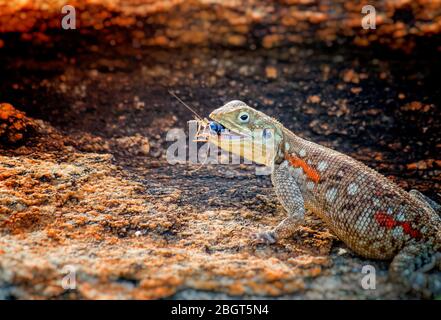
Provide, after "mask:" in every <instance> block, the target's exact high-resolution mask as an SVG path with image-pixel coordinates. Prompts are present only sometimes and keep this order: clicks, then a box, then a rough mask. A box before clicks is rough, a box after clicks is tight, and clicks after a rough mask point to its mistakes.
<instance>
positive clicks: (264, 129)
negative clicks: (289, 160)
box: [208, 100, 283, 165]
mask: <svg viewBox="0 0 441 320" xmlns="http://www.w3.org/2000/svg"><path fill="white" fill-rule="evenodd" d="M210 118H211V119H212V120H214V121H213V122H210V131H209V134H208V141H210V142H211V143H213V144H215V145H217V146H219V147H220V148H222V149H224V150H226V151H229V152H231V153H234V154H237V155H240V156H242V157H244V158H246V159H248V160H252V161H254V162H256V163H259V164H265V165H272V164H273V162H274V160H275V158H276V157H277V155H278V150H279V146H280V145H281V142H282V140H283V132H282V125H281V124H280V123H279V122H278V121H277V120H275V119H273V118H271V117H269V116H267V115H265V114H264V113H262V112H260V111H257V110H255V109H253V108H251V107H250V106H248V105H247V104H246V103H244V102H242V101H238V100H234V101H230V102H228V103H227V104H225V105H224V106H222V107H220V108H218V109H216V110H214V111H213V112H212V113H211V114H210Z"/></svg>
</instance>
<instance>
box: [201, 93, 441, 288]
mask: <svg viewBox="0 0 441 320" xmlns="http://www.w3.org/2000/svg"><path fill="white" fill-rule="evenodd" d="M210 118H212V119H213V120H215V121H217V122H218V123H220V124H222V125H223V126H224V127H225V128H226V129H228V130H229V134H227V135H224V134H220V135H218V134H214V133H213V132H211V133H209V134H208V136H207V140H208V141H210V142H211V143H213V144H215V145H218V146H219V147H221V148H223V149H225V150H227V151H230V152H233V153H237V154H239V155H241V156H244V157H245V158H248V159H250V160H253V161H255V162H257V163H261V164H265V165H267V166H271V167H272V176H271V178H272V182H273V185H274V188H275V192H276V195H277V197H278V199H279V200H280V202H281V204H282V205H283V207H284V208H285V209H286V211H287V213H288V217H287V218H286V219H285V220H283V221H282V222H281V223H280V224H279V225H278V226H276V227H275V228H273V229H272V230H270V231H267V232H263V233H260V234H258V235H257V236H256V238H255V239H254V242H255V243H274V242H276V241H277V240H279V239H282V238H289V237H291V236H292V235H293V233H294V232H295V231H296V230H297V228H298V227H299V225H301V224H302V223H303V221H304V214H305V209H308V210H310V211H312V212H313V213H314V214H316V215H317V216H319V217H320V218H321V219H323V221H324V222H325V223H326V225H327V226H328V227H329V228H330V229H331V230H332V231H333V232H334V233H335V234H336V235H337V236H338V237H339V238H340V239H341V240H342V241H343V242H345V243H346V245H347V246H348V247H349V248H351V249H352V250H353V251H354V252H356V253H358V254H359V255H361V256H363V257H367V258H374V259H389V260H390V259H392V263H391V266H390V272H389V275H390V277H391V278H392V280H394V281H397V282H400V283H402V284H404V285H405V286H406V287H407V288H409V289H414V290H416V291H420V292H422V293H423V294H424V295H425V296H430V294H431V293H435V294H438V292H439V291H441V288H440V285H439V284H438V283H433V282H432V281H431V280H430V278H429V277H428V276H427V275H426V274H424V273H423V272H425V271H428V270H430V269H431V268H432V267H433V266H435V264H436V263H437V261H440V260H441V259H440V255H441V254H440V250H441V219H440V216H439V214H440V212H441V210H440V207H439V205H438V204H436V203H435V202H433V201H432V200H430V199H428V198H426V197H425V196H424V195H422V194H421V193H419V192H418V191H416V190H413V191H411V192H406V191H404V190H403V189H401V188H400V187H398V186H397V185H396V184H395V183H393V182H392V181H391V180H389V179H387V178H385V177H384V176H382V175H381V174H379V173H378V172H376V171H374V170H373V169H371V168H369V167H367V166H365V165H364V164H363V163H361V162H359V161H357V160H355V159H353V158H351V157H349V156H347V155H344V154H341V153H339V152H337V151H334V150H332V149H329V148H326V147H323V146H321V145H318V144H315V143H313V142H310V141H307V140H304V139H302V138H300V137H298V136H296V135H295V134H294V133H292V132H291V131H289V130H288V129H286V128H285V127H283V125H282V124H281V123H279V122H278V121H276V120H275V119H273V118H271V117H269V116H267V115H265V114H264V113H262V112H259V111H257V110H255V109H253V108H251V107H249V106H247V105H246V104H245V103H243V102H241V101H231V102H229V103H227V104H226V105H224V106H223V107H221V108H219V109H216V110H215V111H213V112H212V113H211V114H210ZM263 129H265V130H267V131H264V134H262V130H263ZM268 130H270V132H271V133H268ZM237 135H240V136H241V138H240V139H239V138H237V137H236V139H234V140H228V139H227V138H226V137H227V136H228V137H231V136H237ZM270 140H271V142H272V143H273V146H274V147H273V148H270V147H266V145H268V142H269V141H270ZM253 143H254V144H253ZM238 146H241V147H242V149H240V148H237V147H238ZM253 146H254V149H256V146H258V147H261V148H263V152H262V153H259V156H256V155H255V154H254V155H253V153H252V151H251V150H252V149H253Z"/></svg>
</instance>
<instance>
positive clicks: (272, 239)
mask: <svg viewBox="0 0 441 320" xmlns="http://www.w3.org/2000/svg"><path fill="white" fill-rule="evenodd" d="M276 241H277V240H276V235H275V233H274V232H273V231H266V232H259V233H256V234H254V236H253V239H252V244H273V243H276Z"/></svg>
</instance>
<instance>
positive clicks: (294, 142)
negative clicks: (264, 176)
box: [275, 128, 307, 164]
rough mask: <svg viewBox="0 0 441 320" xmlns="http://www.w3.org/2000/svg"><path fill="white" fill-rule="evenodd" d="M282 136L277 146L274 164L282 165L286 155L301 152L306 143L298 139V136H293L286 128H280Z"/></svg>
mask: <svg viewBox="0 0 441 320" xmlns="http://www.w3.org/2000/svg"><path fill="white" fill-rule="evenodd" d="M282 135H283V139H282V142H281V143H280V145H279V148H278V151H277V154H276V157H275V163H276V164H280V163H282V162H283V161H284V160H285V159H286V154H290V153H296V154H298V153H299V152H300V151H301V149H302V147H303V145H304V143H305V142H307V141H306V140H304V139H302V138H300V137H299V136H297V135H295V134H294V133H293V132H291V131H290V130H288V129H286V128H282Z"/></svg>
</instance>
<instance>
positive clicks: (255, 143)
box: [206, 122, 275, 165]
mask: <svg viewBox="0 0 441 320" xmlns="http://www.w3.org/2000/svg"><path fill="white" fill-rule="evenodd" d="M241 131H245V130H242V128H241ZM206 134H207V135H206V138H207V141H209V142H210V143H212V144H214V145H216V146H218V147H219V148H221V149H223V150H225V151H228V152H230V153H233V154H235V155H238V156H241V157H243V158H245V159H248V160H250V161H253V162H256V163H259V164H264V165H271V163H272V161H273V159H274V154H275V150H274V147H273V146H272V145H271V144H270V143H268V141H263V139H262V134H261V133H258V134H257V135H256V134H253V133H248V132H246V131H245V132H244V133H242V132H238V131H236V130H234V129H231V126H229V124H228V123H226V122H224V123H219V122H211V123H210V124H209V129H208V132H207V133H206Z"/></svg>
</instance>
